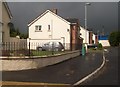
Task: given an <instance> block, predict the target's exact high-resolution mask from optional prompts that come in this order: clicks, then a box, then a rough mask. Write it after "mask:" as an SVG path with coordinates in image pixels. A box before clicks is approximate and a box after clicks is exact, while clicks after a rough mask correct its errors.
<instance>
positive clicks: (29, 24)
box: [28, 10, 70, 27]
mask: <svg viewBox="0 0 120 87" xmlns="http://www.w3.org/2000/svg"><path fill="white" fill-rule="evenodd" d="M48 12H50V13H51V14H53V15H54V16H56V17H58V18H59V19H61V20H63V21H64V22H66V23H68V24H70V22H68V21H67V20H65V19H64V18H62V17H60V16H59V15H57V14H55V13H54V12H52V11H51V10H46V11H45V12H43V13H42V14H41V15H39V16H38V17H36V18H35V19H34V20H32V21H31V22H30V23H28V27H29V26H31V25H32V24H33V23H35V22H36V21H37V20H39V19H40V18H41V17H43V16H44V15H45V14H47V13H48Z"/></svg>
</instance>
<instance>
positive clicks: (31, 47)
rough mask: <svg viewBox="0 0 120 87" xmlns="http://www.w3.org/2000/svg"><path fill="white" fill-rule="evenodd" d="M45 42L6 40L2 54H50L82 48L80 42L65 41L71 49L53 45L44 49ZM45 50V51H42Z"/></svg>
mask: <svg viewBox="0 0 120 87" xmlns="http://www.w3.org/2000/svg"><path fill="white" fill-rule="evenodd" d="M42 45H43V43H32V42H28V43H27V42H4V43H2V49H1V50H2V56H48V55H54V54H59V53H62V52H65V51H70V50H77V49H81V47H82V46H81V45H80V44H72V45H70V43H65V44H64V48H65V46H67V47H70V48H69V49H67V50H66V49H65V51H63V49H61V48H59V49H55V46H54V45H53V46H52V48H51V47H50V48H49V49H46V50H47V51H44V50H43V49H42V48H41V47H42ZM42 50H43V51H42Z"/></svg>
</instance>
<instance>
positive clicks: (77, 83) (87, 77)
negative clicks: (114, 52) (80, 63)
mask: <svg viewBox="0 0 120 87" xmlns="http://www.w3.org/2000/svg"><path fill="white" fill-rule="evenodd" d="M102 58H103V62H102V64H101V66H100V67H99V68H97V69H96V70H95V71H94V72H92V73H91V74H89V75H88V76H86V77H84V78H83V79H81V80H80V81H78V82H76V83H75V84H73V85H74V86H77V85H80V84H81V83H82V82H84V81H85V80H87V79H89V78H90V77H92V76H93V75H94V74H96V73H97V72H98V71H100V70H101V69H102V68H103V66H104V65H105V62H106V60H105V55H104V52H103V57H102Z"/></svg>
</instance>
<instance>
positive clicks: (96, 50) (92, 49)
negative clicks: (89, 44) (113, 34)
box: [88, 48, 103, 52]
mask: <svg viewBox="0 0 120 87" xmlns="http://www.w3.org/2000/svg"><path fill="white" fill-rule="evenodd" d="M88 52H103V49H102V48H101V49H99V48H98V49H94V48H89V49H88Z"/></svg>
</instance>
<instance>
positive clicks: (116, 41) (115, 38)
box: [108, 31, 120, 46]
mask: <svg viewBox="0 0 120 87" xmlns="http://www.w3.org/2000/svg"><path fill="white" fill-rule="evenodd" d="M108 40H109V43H110V45H111V46H119V45H120V31H116V32H112V33H111V34H110V35H109V39H108Z"/></svg>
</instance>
